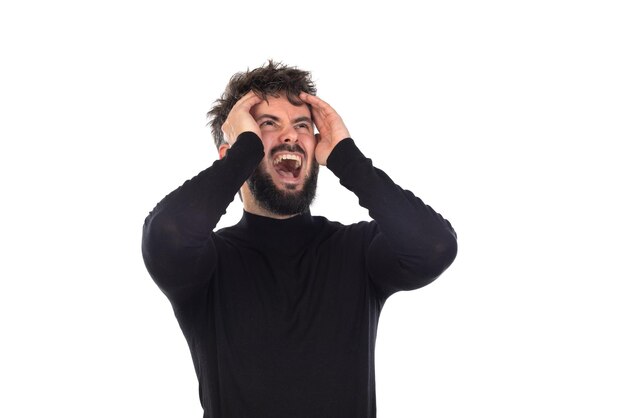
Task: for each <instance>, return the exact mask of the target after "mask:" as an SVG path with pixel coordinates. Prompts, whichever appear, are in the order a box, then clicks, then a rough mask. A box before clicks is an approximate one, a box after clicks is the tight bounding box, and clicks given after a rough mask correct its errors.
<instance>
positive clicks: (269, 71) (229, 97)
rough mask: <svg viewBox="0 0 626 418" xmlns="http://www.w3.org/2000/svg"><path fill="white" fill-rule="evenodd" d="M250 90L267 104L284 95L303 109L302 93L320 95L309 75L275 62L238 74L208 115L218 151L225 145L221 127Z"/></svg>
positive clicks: (270, 61) (233, 77)
mask: <svg viewBox="0 0 626 418" xmlns="http://www.w3.org/2000/svg"><path fill="white" fill-rule="evenodd" d="M250 90H252V91H254V92H255V93H256V94H258V95H259V96H261V97H262V98H263V99H264V100H267V98H268V96H272V97H278V96H280V95H281V94H284V95H285V96H286V97H287V100H289V102H290V103H291V104H293V105H295V106H300V105H301V104H302V103H303V102H302V100H300V98H299V97H298V95H299V94H300V93H301V92H305V93H308V94H313V95H315V94H316V93H317V89H316V88H315V84H314V83H313V81H311V74H310V73H309V72H308V71H302V70H299V69H298V68H296V67H288V66H286V65H284V64H282V63H280V62H274V61H272V60H268V62H267V64H266V65H263V66H261V67H259V68H255V69H253V70H250V69H248V70H247V71H246V72H240V73H236V74H235V75H233V76H232V77H231V79H230V81H229V82H228V84H227V85H226V89H225V90H224V93H223V94H222V96H221V97H220V98H219V99H217V100H216V101H215V102H214V104H213V107H212V108H211V110H210V111H209V112H208V113H207V118H208V119H209V123H208V124H209V125H210V126H211V133H212V134H213V140H214V141H215V146H216V147H217V148H218V149H219V147H220V145H222V144H224V143H225V142H226V140H225V139H224V133H223V132H222V125H223V124H224V122H225V121H226V118H227V117H228V114H229V113H230V110H231V109H232V108H233V106H234V105H235V103H237V100H239V99H240V98H241V97H242V96H244V95H245V94H246V93H247V92H249V91H250Z"/></svg>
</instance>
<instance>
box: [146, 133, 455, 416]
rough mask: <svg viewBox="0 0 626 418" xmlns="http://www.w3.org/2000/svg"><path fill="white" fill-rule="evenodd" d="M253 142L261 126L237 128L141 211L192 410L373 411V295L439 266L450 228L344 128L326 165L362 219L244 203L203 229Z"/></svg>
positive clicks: (149, 262)
mask: <svg viewBox="0 0 626 418" xmlns="http://www.w3.org/2000/svg"><path fill="white" fill-rule="evenodd" d="M263 155H264V154H263V145H262V142H261V140H260V139H259V137H258V136H256V135H255V134H253V133H251V132H246V133H243V134H242V135H240V137H239V138H238V140H237V142H236V143H235V144H234V146H233V147H232V148H231V149H230V150H229V152H228V154H227V156H226V157H225V158H224V159H222V160H218V161H216V162H215V163H214V164H213V165H212V166H211V167H210V168H208V169H206V170H204V171H203V172H201V173H200V174H198V175H197V176H196V177H194V178H193V179H191V180H189V181H187V182H185V183H184V184H183V185H182V186H181V187H179V188H178V189H177V190H175V191H174V192H172V193H171V194H169V195H168V196H167V197H165V198H164V199H163V200H162V201H161V202H160V203H159V204H158V205H157V206H156V208H155V209H154V210H153V211H152V212H151V213H150V215H149V216H148V218H147V219H146V222H145V225H144V232H143V244H142V250H143V255H144V260H145V263H146V266H147V268H148V271H149V272H150V274H151V276H152V277H153V278H154V280H155V282H156V283H157V284H158V285H159V287H160V288H161V290H162V291H163V292H164V293H165V295H166V296H167V297H168V298H169V300H170V301H171V303H172V306H173V308H174V312H175V314H176V317H177V319H178V322H179V324H180V327H181V329H182V331H183V333H184V335H185V337H186V339H187V342H188V344H189V349H190V350H191V355H192V358H193V363H194V366H195V370H196V374H197V376H198V380H199V383H200V401H201V403H202V406H203V408H204V411H205V412H204V417H205V418H208V417H210V418H309V417H310V418H321V417H324V418H373V417H375V416H376V399H375V386H374V345H375V340H376V330H377V325H378V318H379V315H380V311H381V308H382V306H383V303H384V302H385V300H386V298H387V297H388V296H389V295H391V294H392V293H394V292H396V291H399V290H410V289H416V288H418V287H421V286H424V285H426V284H428V283H430V282H431V281H433V280H434V279H435V278H436V277H437V276H438V275H439V274H441V273H442V272H443V271H444V270H445V269H446V268H447V267H448V266H449V265H450V263H452V261H453V260H454V257H455V255H456V234H455V232H454V230H453V229H452V227H451V226H450V224H449V223H448V221H446V220H445V219H443V218H442V217H441V216H440V215H439V214H437V213H436V212H435V211H433V210H432V209H431V208H430V207H429V206H426V205H425V204H424V203H422V201H421V200H420V199H419V198H417V197H415V196H414V195H413V194H412V193H411V192H409V191H406V190H402V189H401V188H400V187H398V186H397V185H395V184H394V183H393V182H392V181H391V179H389V177H387V175H385V173H383V172H382V171H380V170H378V169H376V168H375V167H373V166H372V163H371V161H370V160H369V159H367V158H365V157H364V156H363V154H362V153H361V152H360V151H359V150H358V148H357V147H356V146H355V144H354V142H353V141H352V139H349V138H348V139H345V140H344V141H341V142H340V143H339V144H338V145H337V146H336V147H335V149H334V150H333V151H332V153H331V154H330V156H329V158H328V168H329V169H330V170H331V171H332V172H333V173H334V174H335V175H337V177H338V178H339V180H340V182H341V184H343V185H344V186H345V187H346V188H348V189H349V190H351V191H352V192H354V193H355V194H356V195H357V197H358V198H359V203H360V204H361V205H362V206H363V207H365V208H367V209H368V210H369V213H370V215H371V217H372V218H373V221H372V222H361V223H357V224H353V225H349V226H344V225H342V224H339V223H337V222H331V221H328V220H327V219H326V218H323V217H318V216H311V214H310V213H308V212H307V213H304V214H301V215H298V216H295V217H292V218H289V219H286V220H277V219H272V218H266V217H262V216H257V215H253V214H250V213H247V212H244V214H243V217H242V218H241V221H240V222H239V223H238V224H236V225H234V226H232V227H228V228H224V229H221V230H219V231H215V232H214V231H213V229H214V228H215V225H216V224H217V222H218V220H219V219H220V217H221V216H222V215H223V214H224V213H225V212H226V208H227V206H228V205H229V203H230V202H231V201H232V199H233V198H234V196H235V194H236V193H237V190H238V189H239V188H240V187H241V185H242V184H243V183H244V181H245V180H246V179H247V178H248V177H249V176H250V174H251V173H252V171H253V170H254V169H255V167H256V166H257V165H258V164H259V162H260V161H261V159H262V158H263Z"/></svg>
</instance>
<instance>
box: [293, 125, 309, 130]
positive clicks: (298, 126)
mask: <svg viewBox="0 0 626 418" xmlns="http://www.w3.org/2000/svg"><path fill="white" fill-rule="evenodd" d="M296 129H305V130H307V131H308V130H309V129H310V127H309V124H308V123H299V124H297V125H296Z"/></svg>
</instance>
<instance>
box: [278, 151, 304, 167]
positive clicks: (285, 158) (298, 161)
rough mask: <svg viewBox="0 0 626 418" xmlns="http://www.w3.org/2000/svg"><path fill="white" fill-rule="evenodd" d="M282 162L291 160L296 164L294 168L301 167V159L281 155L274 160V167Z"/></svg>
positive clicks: (294, 156) (295, 156)
mask: <svg viewBox="0 0 626 418" xmlns="http://www.w3.org/2000/svg"><path fill="white" fill-rule="evenodd" d="M283 160H293V161H295V162H296V168H300V166H301V165H302V157H300V156H299V155H297V154H281V155H279V156H278V157H276V158H274V165H276V164H278V163H279V162H281V161H283Z"/></svg>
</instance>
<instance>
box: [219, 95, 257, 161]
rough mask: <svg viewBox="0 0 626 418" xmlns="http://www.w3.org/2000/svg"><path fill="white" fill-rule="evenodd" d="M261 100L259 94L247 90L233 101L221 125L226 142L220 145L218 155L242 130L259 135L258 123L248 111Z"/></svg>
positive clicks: (224, 150) (221, 155)
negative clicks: (235, 101)
mask: <svg viewBox="0 0 626 418" xmlns="http://www.w3.org/2000/svg"><path fill="white" fill-rule="evenodd" d="M262 101H263V99H262V98H261V97H260V96H258V95H257V94H256V93H254V92H253V91H249V92H248V93H246V94H245V95H243V96H242V97H241V98H240V99H239V100H238V101H237V103H235V105H234V106H233V108H232V109H231V110H230V113H229V114H228V117H227V118H226V120H225V121H224V124H223V125H222V132H223V133H224V139H225V140H226V144H224V145H222V146H220V157H223V156H224V153H225V152H226V150H227V149H228V148H230V147H231V146H232V145H233V144H234V143H235V141H236V140H237V137H238V136H239V135H240V134H242V133H244V132H247V131H250V132H254V133H256V134H257V135H258V136H259V137H261V130H260V129H259V125H258V124H257V122H256V121H255V120H254V118H253V117H252V114H251V113H250V111H251V110H252V108H253V107H254V106H255V105H257V104H259V103H261V102H262Z"/></svg>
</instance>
